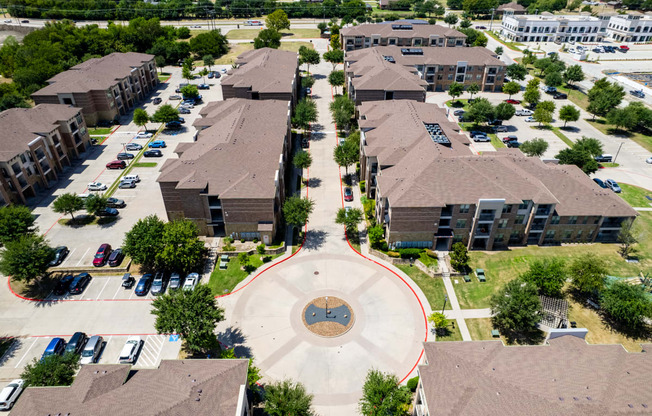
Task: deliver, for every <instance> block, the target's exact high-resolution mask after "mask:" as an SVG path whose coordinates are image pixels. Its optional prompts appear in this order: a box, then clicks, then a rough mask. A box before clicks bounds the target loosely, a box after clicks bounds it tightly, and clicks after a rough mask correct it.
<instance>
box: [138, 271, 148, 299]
mask: <svg viewBox="0 0 652 416" xmlns="http://www.w3.org/2000/svg"><path fill="white" fill-rule="evenodd" d="M151 286H152V275H151V274H144V275H143V277H141V278H140V279H139V280H138V284H137V285H136V290H135V293H136V296H145V295H146V294H147V292H149V288H150V287H151Z"/></svg>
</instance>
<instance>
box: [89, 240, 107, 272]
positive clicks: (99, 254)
mask: <svg viewBox="0 0 652 416" xmlns="http://www.w3.org/2000/svg"><path fill="white" fill-rule="evenodd" d="M110 255H111V245H110V244H106V243H104V244H102V245H101V246H100V248H98V249H97V251H96V252H95V258H94V259H93V266H95V267H101V266H104V264H105V263H106V261H107V259H108V258H109V256H110Z"/></svg>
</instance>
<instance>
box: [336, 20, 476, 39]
mask: <svg viewBox="0 0 652 416" xmlns="http://www.w3.org/2000/svg"><path fill="white" fill-rule="evenodd" d="M411 26H412V29H411V30H394V29H392V25H391V24H389V23H387V24H385V23H365V24H361V25H357V26H350V27H344V28H342V29H340V34H341V35H342V36H343V37H344V36H366V37H369V36H372V35H380V36H381V37H383V38H388V37H397V38H428V37H430V36H431V35H432V36H441V37H454V38H465V37H466V35H465V34H464V33H462V32H460V31H458V30H455V29H452V28H449V27H444V26H440V25H411Z"/></svg>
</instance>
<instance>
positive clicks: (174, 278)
mask: <svg viewBox="0 0 652 416" xmlns="http://www.w3.org/2000/svg"><path fill="white" fill-rule="evenodd" d="M133 282H135V279H133V277H132V276H131V275H130V274H129V273H126V274H125V276H124V277H123V283H122V286H123V287H125V288H130V287H131V286H132V285H133ZM198 283H199V274H197V273H190V274H189V275H188V276H186V278H185V279H184V278H182V277H181V275H180V274H179V273H172V274H170V275H168V274H167V273H165V272H156V273H155V274H151V273H148V274H144V275H143V276H142V277H141V278H140V279H139V280H138V284H137V285H136V290H135V291H134V293H136V296H145V295H147V293H148V292H149V291H150V290H151V292H152V295H163V294H165V291H166V290H167V289H168V288H169V290H177V289H179V288H181V289H183V290H193V289H194V288H195V286H197V284H198Z"/></svg>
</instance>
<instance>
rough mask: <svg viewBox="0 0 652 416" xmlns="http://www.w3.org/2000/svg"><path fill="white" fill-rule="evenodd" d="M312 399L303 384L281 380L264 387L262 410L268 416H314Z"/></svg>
mask: <svg viewBox="0 0 652 416" xmlns="http://www.w3.org/2000/svg"><path fill="white" fill-rule="evenodd" d="M312 399H313V396H312V394H309V393H308V392H307V391H306V388H305V387H304V386H303V384H301V383H295V382H293V381H292V380H282V381H277V382H275V383H269V384H266V385H265V397H264V400H265V401H264V405H263V408H264V410H265V413H266V414H268V415H270V416H287V415H292V416H315V415H316V414H315V412H314V411H313V410H312Z"/></svg>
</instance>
